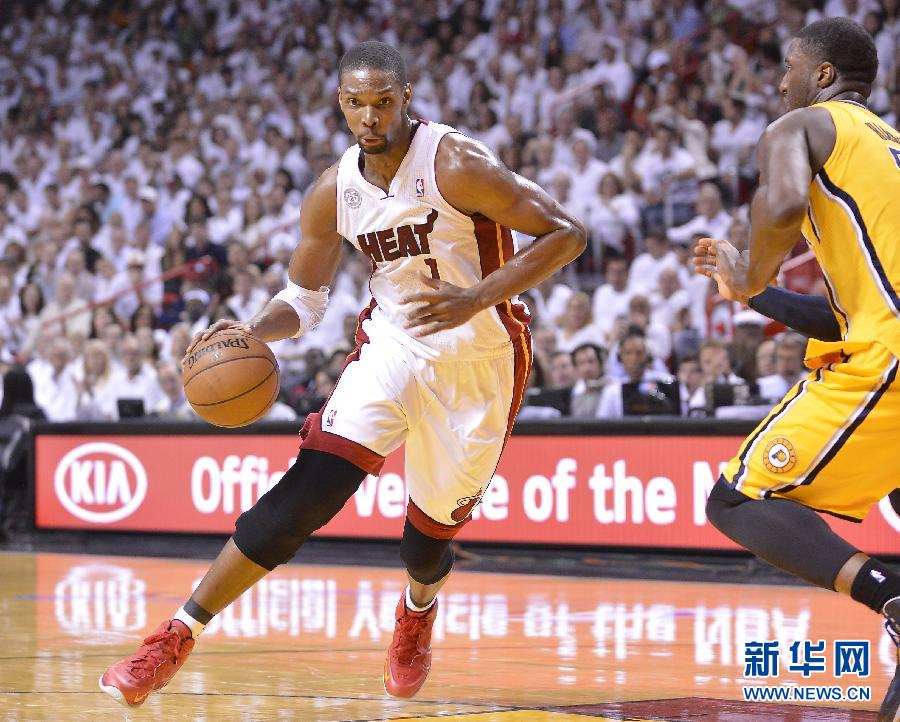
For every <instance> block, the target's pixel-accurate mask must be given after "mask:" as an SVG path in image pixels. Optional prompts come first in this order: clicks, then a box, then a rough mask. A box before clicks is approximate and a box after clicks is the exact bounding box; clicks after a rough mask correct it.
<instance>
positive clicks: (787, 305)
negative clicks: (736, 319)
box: [748, 286, 841, 341]
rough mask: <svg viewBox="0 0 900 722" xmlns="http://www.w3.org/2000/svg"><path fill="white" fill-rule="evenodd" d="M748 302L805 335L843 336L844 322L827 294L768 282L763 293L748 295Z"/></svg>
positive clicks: (823, 338)
mask: <svg viewBox="0 0 900 722" xmlns="http://www.w3.org/2000/svg"><path fill="white" fill-rule="evenodd" d="M748 305H749V306H750V308H752V309H753V310H754V311H759V312H760V313H761V314H763V315H764V316H768V317H769V318H773V319H775V320H776V321H780V322H781V323H783V324H784V325H785V326H788V327H790V328H792V329H794V330H795V331H799V332H800V333H802V334H803V335H804V336H810V337H812V338H817V339H819V340H820V341H840V340H841V326H840V324H839V323H838V320H837V318H836V317H835V315H834V311H833V310H832V309H831V304H830V303H828V299H827V298H825V296H807V295H805V294H803V293H794V292H793V291H788V290H787V289H786V288H778V287H777V286H766V289H765V290H764V291H763V292H762V293H760V294H759V295H757V296H753V298H751V299H749V302H748Z"/></svg>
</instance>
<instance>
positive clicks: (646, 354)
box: [597, 333, 672, 419]
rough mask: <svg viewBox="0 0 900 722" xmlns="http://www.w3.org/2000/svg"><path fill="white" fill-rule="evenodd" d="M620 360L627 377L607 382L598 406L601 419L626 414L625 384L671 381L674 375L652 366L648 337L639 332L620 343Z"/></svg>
mask: <svg viewBox="0 0 900 722" xmlns="http://www.w3.org/2000/svg"><path fill="white" fill-rule="evenodd" d="M617 355H618V361H619V363H620V364H621V365H622V368H623V370H624V372H625V378H624V379H622V380H619V381H612V382H611V383H609V384H607V386H606V387H605V388H604V389H603V393H602V394H601V395H600V403H599V404H598V406H597V417H598V418H601V419H617V418H622V417H623V416H624V415H625V404H624V400H623V398H622V387H623V386H624V385H625V384H635V383H641V382H647V383H648V384H653V383H654V382H657V381H666V382H671V381H672V377H671V376H670V375H669V374H666V373H660V372H659V371H655V370H653V369H652V368H650V365H651V361H652V358H651V354H650V347H649V345H648V344H647V339H645V338H644V337H643V336H641V335H639V334H636V333H635V334H629V335H628V336H626V337H625V338H624V339H623V340H622V343H621V344H619V350H618V353H617Z"/></svg>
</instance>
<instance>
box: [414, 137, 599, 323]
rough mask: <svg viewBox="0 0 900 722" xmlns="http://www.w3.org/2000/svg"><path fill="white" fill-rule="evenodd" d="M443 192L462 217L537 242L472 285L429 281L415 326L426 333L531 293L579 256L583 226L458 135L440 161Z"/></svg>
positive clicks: (417, 299) (444, 145) (418, 298)
mask: <svg viewBox="0 0 900 722" xmlns="http://www.w3.org/2000/svg"><path fill="white" fill-rule="evenodd" d="M435 172H436V177H437V183H438V189H439V190H440V192H441V195H443V197H444V198H445V199H446V200H447V202H448V203H450V205H452V206H453V207H454V208H457V209H458V210H460V211H461V212H463V213H466V214H468V215H474V214H476V213H480V214H481V215H483V216H485V217H487V218H489V219H490V220H492V221H494V222H495V223H499V224H500V225H503V226H508V227H509V228H512V229H514V230H516V231H519V232H521V233H524V234H526V235H529V236H535V240H534V242H533V243H532V244H531V245H530V246H528V247H527V248H525V249H523V250H521V251H519V252H518V253H516V254H515V255H514V256H513V257H512V258H511V259H509V260H508V261H507V262H506V263H505V264H504V265H503V266H501V267H500V268H499V269H498V270H496V271H494V272H493V273H491V274H489V275H487V276H485V278H484V279H482V280H481V281H479V282H478V283H477V284H475V285H474V286H472V287H471V288H459V287H458V286H454V285H453V284H450V283H446V282H443V281H440V280H435V279H430V278H426V279H425V282H426V284H427V285H428V286H430V288H431V289H432V290H431V291H428V292H425V293H420V294H415V295H413V296H410V297H409V298H408V299H407V302H408V303H414V304H417V305H416V307H415V309H414V310H413V311H412V313H411V314H410V324H409V325H410V328H413V327H421V328H420V329H419V333H422V334H428V333H434V332H435V331H442V330H446V329H449V328H454V327H456V326H459V325H461V324H463V323H465V322H466V321H468V320H469V319H470V318H472V316H474V315H475V314H476V313H478V312H479V311H483V310H484V309H487V308H490V307H492V306H495V305H496V304H498V303H500V302H501V301H504V300H506V299H508V298H511V297H512V296H515V295H516V294H519V293H522V292H523V291H527V290H528V289H530V288H534V287H535V286H537V285H538V284H539V283H540V282H541V281H543V280H544V279H545V278H547V277H548V276H551V275H553V274H554V273H556V272H557V271H558V270H559V269H560V268H562V267H563V266H565V265H566V264H567V263H570V262H571V261H573V260H574V259H576V258H577V257H578V256H579V255H581V253H582V251H584V248H585V245H586V234H585V230H584V227H583V226H582V225H581V224H580V223H579V222H578V221H577V220H575V219H574V218H573V217H572V216H571V215H570V214H569V213H568V212H566V210H565V209H563V207H562V206H561V205H559V203H557V202H556V201H555V200H554V199H553V198H551V197H550V196H549V195H547V194H546V193H544V191H543V190H541V189H540V188H539V187H538V186H537V185H535V184H534V183H532V182H530V181H528V180H526V179H525V178H522V177H521V176H519V175H516V174H515V173H513V172H512V171H510V170H509V169H508V168H506V166H504V165H503V163H501V162H500V160H499V159H498V158H497V157H496V155H494V153H492V152H491V151H490V150H488V149H487V148H486V147H485V146H483V145H482V144H480V143H477V142H475V141H473V140H471V139H470V138H466V137H464V136H461V135H458V134H455V133H454V134H450V135H447V136H445V137H444V138H443V139H442V141H441V144H440V146H439V148H438V153H437V157H436V159H435Z"/></svg>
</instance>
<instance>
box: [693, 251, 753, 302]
mask: <svg viewBox="0 0 900 722" xmlns="http://www.w3.org/2000/svg"><path fill="white" fill-rule="evenodd" d="M740 256H741V254H740V251H738V249H737V248H735V247H734V246H733V245H731V244H730V243H729V242H728V241H726V240H723V239H721V238H701V239H700V240H699V241H697V245H696V246H694V268H696V269H697V273H701V274H703V275H704V276H706V277H707V278H711V279H712V280H714V281H715V282H716V285H717V286H718V287H719V295H721V296H723V297H725V298H727V299H728V300H729V301H740V302H741V303H747V301H748V300H749V298H748V297H747V296H743V295H741V294H740V293H738V292H737V291H736V290H735V288H734V286H733V285H732V284H731V280H732V278H733V272H734V268H735V266H736V265H737V263H738V260H739V259H740Z"/></svg>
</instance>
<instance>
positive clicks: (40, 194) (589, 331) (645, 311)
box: [0, 0, 900, 421]
mask: <svg viewBox="0 0 900 722" xmlns="http://www.w3.org/2000/svg"><path fill="white" fill-rule="evenodd" d="M832 15H848V16H850V17H853V18H854V19H856V20H857V21H859V22H861V23H863V24H864V26H865V27H866V28H867V30H869V32H870V33H872V35H873V37H874V39H875V42H876V45H877V47H878V53H879V60H880V64H881V65H880V70H879V73H878V80H877V83H876V87H875V89H874V92H873V93H872V96H871V99H870V102H871V108H872V110H873V111H874V112H876V113H878V114H879V115H881V116H882V117H884V118H885V119H886V120H887V121H888V122H891V123H894V124H896V123H897V117H898V113H900V62H898V59H900V11H898V4H897V2H896V0H878V1H876V0H827V1H826V0H797V1H795V2H787V1H786V0H781V1H776V0H704V1H696V2H695V1H692V0H678V1H677V2H676V1H674V0H673V1H671V2H669V1H665V2H664V1H663V0H628V1H627V2H626V0H584V1H580V0H483V1H482V0H440V1H439V2H438V1H434V2H432V1H428V0H426V1H425V2H420V3H413V4H410V3H401V2H395V1H392V0H384V1H383V2H379V3H357V2H344V1H341V0H329V1H328V2H323V1H320V0H241V1H240V2H237V0H231V1H227V0H222V1H221V2H213V1H212V0H81V1H78V0H47V1H46V2H42V3H34V2H25V1H22V0H8V1H7V2H4V3H2V5H0V364H2V368H3V369H4V370H6V369H15V370H10V371H9V372H8V373H10V374H13V376H12V377H11V378H12V379H13V380H14V382H15V383H13V382H11V383H10V384H8V385H7V386H8V389H7V392H9V390H10V389H13V388H15V389H18V390H19V391H22V392H23V393H22V394H20V393H19V391H17V397H16V401H15V402H14V405H13V408H15V404H23V403H24V404H25V405H28V403H29V402H28V400H27V399H25V397H27V396H29V394H28V393H24V392H27V389H25V386H26V384H24V383H23V379H22V378H21V375H22V373H23V372H22V371H21V370H19V367H23V368H24V369H26V371H27V374H28V377H29V378H30V379H31V380H32V382H33V388H34V404H36V406H37V407H38V408H39V410H40V411H41V412H42V413H43V414H44V415H46V417H47V418H49V419H50V420H53V421H71V420H82V419H83V420H89V419H95V420H97V419H103V420H115V419H118V418H120V417H121V416H127V415H140V414H155V415H160V416H166V417H171V416H175V417H179V418H189V417H190V415H191V412H190V408H189V406H187V405H186V404H185V402H184V398H183V394H182V393H181V388H180V383H179V368H178V365H177V364H178V361H179V360H180V358H181V356H182V354H183V353H184V349H185V348H186V346H187V344H188V342H189V340H190V336H191V333H192V332H193V331H196V330H198V329H201V328H204V327H205V326H206V325H207V324H209V323H210V322H211V321H214V320H216V319H218V318H223V317H228V318H236V319H239V320H246V319H248V318H250V317H252V316H253V314H254V313H255V312H256V311H257V310H259V308H260V307H261V306H262V305H264V304H265V302H266V301H267V300H268V299H269V298H271V296H272V295H273V294H274V293H275V292H277V291H278V290H279V289H280V288H282V287H283V286H284V283H285V279H286V272H287V262H288V260H289V258H290V254H291V251H292V250H293V248H294V246H295V245H296V243H297V242H298V241H300V240H301V239H300V229H299V223H298V211H299V207H300V203H301V201H302V198H303V194H304V191H305V190H306V188H307V186H308V185H309V183H310V182H311V181H312V179H313V178H314V177H315V176H316V175H317V174H319V173H321V172H322V171H323V170H324V169H325V168H327V167H328V166H329V165H331V164H332V163H334V162H335V161H336V160H337V158H338V157H339V155H340V153H341V152H342V151H343V150H344V149H345V148H347V147H348V146H349V145H351V144H352V142H353V138H352V137H351V136H350V134H349V133H348V132H347V130H346V126H345V124H344V121H343V119H342V117H341V115H340V112H339V110H338V107H337V103H336V88H337V63H338V60H339V58H340V56H341V54H342V53H343V52H344V51H345V50H346V49H347V48H348V47H350V46H351V45H353V44H354V43H356V42H359V41H361V40H365V39H371V38H379V39H382V40H384V41H386V42H389V43H391V44H393V45H395V46H396V47H398V48H399V49H400V51H401V52H402V53H403V55H404V56H405V58H406V60H407V63H408V67H409V76H410V81H411V82H412V84H413V99H412V112H413V114H415V115H418V116H421V117H424V118H429V119H432V120H434V121H440V122H444V123H449V124H451V125H454V126H456V127H457V128H459V129H460V130H461V131H463V132H465V133H467V134H469V135H471V136H473V137H475V138H477V139H479V140H480V141H482V142H483V143H485V144H486V145H488V146H490V147H491V148H492V149H493V150H494V151H495V152H496V153H497V154H498V155H499V156H500V157H501V158H502V159H503V161H504V162H505V163H506V164H507V165H508V166H509V167H510V168H512V170H514V171H516V172H518V173H520V174H522V175H524V176H525V177H527V178H530V179H532V180H534V181H535V182H536V183H538V184H539V185H541V186H542V187H544V188H545V190H547V191H548V192H549V193H551V194H552V195H553V196H554V197H555V198H557V199H558V200H559V201H560V202H561V203H563V204H564V205H566V206H567V207H568V208H569V209H570V210H571V211H572V212H573V213H574V214H575V215H576V216H577V217H578V218H580V219H581V220H582V221H583V222H584V224H585V226H586V227H587V228H588V229H589V231H590V243H589V246H588V250H587V251H586V252H585V254H584V255H583V256H582V257H581V258H580V259H578V261H577V262H576V263H574V264H572V266H570V267H569V268H566V269H564V270H563V271H562V272H561V273H559V274H557V276H556V277H554V278H553V279H550V280H548V281H547V282H545V283H544V284H542V285H541V286H540V287H539V288H537V289H534V290H533V291H531V292H529V293H528V294H525V297H524V300H526V302H527V303H528V305H529V307H530V308H531V310H532V313H533V315H534V321H533V332H534V335H535V349H536V364H535V373H534V374H533V376H532V378H531V381H530V383H531V389H530V392H529V395H528V402H527V403H528V404H530V406H531V407H532V411H531V412H530V414H531V415H532V416H538V417H541V416H565V415H574V416H578V417H582V418H584V417H601V418H604V417H619V416H622V415H628V414H645V413H665V414H682V415H689V414H690V415H695V416H696V415H700V416H708V415H715V414H717V412H718V409H719V408H720V407H734V406H746V407H748V408H751V407H752V408H754V409H757V410H759V409H765V408H766V404H769V405H771V402H772V401H773V400H775V399H777V398H779V397H780V396H781V395H782V394H783V393H784V391H785V390H786V389H787V388H789V387H790V385H791V384H793V383H794V382H795V381H796V380H797V379H798V378H799V377H800V376H801V375H802V374H803V373H804V367H803V351H804V342H805V339H803V338H802V337H799V336H797V335H796V334H792V333H788V334H784V333H783V332H784V328H783V327H779V326H778V325H777V324H775V323H771V322H769V321H768V319H765V318H763V317H761V316H759V314H755V312H748V311H747V310H745V309H741V308H740V307H736V306H735V304H733V303H731V302H727V301H725V300H724V299H722V298H720V297H718V296H717V295H716V289H715V287H714V285H713V284H712V283H711V282H709V281H708V280H707V279H705V278H703V277H701V276H698V275H696V274H694V272H693V268H692V265H691V263H690V253H691V251H690V248H691V246H692V244H693V243H694V242H695V240H696V239H697V238H698V237H701V236H704V235H710V236H716V237H725V238H728V239H729V240H731V241H732V242H734V243H735V245H737V246H739V247H744V246H745V244H746V242H747V223H748V220H747V204H748V201H749V199H750V196H751V194H752V192H753V189H754V186H755V183H756V178H757V170H756V167H755V157H754V148H755V145H756V142H757V140H758V138H759V136H760V134H761V132H762V131H763V129H764V128H765V127H766V125H767V124H768V123H769V122H771V121H772V120H773V119H774V118H776V117H777V116H778V115H780V113H781V112H782V106H781V99H780V98H779V96H778V92H777V84H778V80H779V77H780V75H781V73H782V67H783V66H782V59H783V57H784V52H785V48H786V44H787V42H788V40H789V39H790V37H791V36H792V34H793V33H795V32H796V31H797V30H799V29H800V28H801V27H803V25H805V24H807V23H809V22H812V21H814V20H816V19H818V18H821V17H825V16H832ZM530 240H531V239H529V238H527V237H523V236H521V235H518V236H517V241H518V243H519V244H520V245H527V244H528V243H529V242H530ZM348 250H351V249H349V248H348ZM794 255H795V256H796V258H794V259H791V260H790V261H789V262H788V264H787V268H788V270H787V271H786V272H785V274H784V276H783V278H782V279H781V280H782V282H783V283H785V284H786V285H788V286H790V287H792V288H794V289H796V290H800V291H803V292H812V293H816V292H817V291H820V290H821V289H822V286H821V282H820V280H819V279H818V276H817V271H816V268H815V264H814V262H811V261H810V257H809V255H808V253H807V249H806V247H805V245H804V244H803V243H802V242H801V243H800V244H799V245H798V247H797V249H796V250H795V253H794ZM368 271H369V269H368V268H367V266H366V265H365V263H363V262H362V259H360V258H359V257H355V255H354V254H353V253H352V252H350V253H345V254H344V260H343V262H342V264H341V268H340V271H339V274H338V277H337V278H336V279H335V282H334V285H333V291H332V298H331V304H330V306H329V311H328V314H327V315H326V317H325V321H324V323H323V324H322V326H320V327H319V328H317V329H316V330H315V332H313V333H310V334H309V335H308V336H306V337H305V338H303V339H300V340H293V339H291V340H286V341H282V342H279V343H277V344H274V345H273V348H274V351H275V353H276V355H277V356H278V359H279V362H280V364H281V366H282V369H283V371H284V374H283V384H282V395H281V399H280V402H281V403H280V404H279V405H278V406H277V407H276V408H275V409H273V412H272V414H273V416H272V417H273V418H295V417H296V415H297V414H301V415H302V414H305V413H307V412H308V411H310V410H311V409H315V408H316V404H319V403H321V401H322V399H323V398H324V397H325V396H327V394H328V392H329V391H330V388H331V386H332V385H333V384H334V381H335V378H336V376H337V374H338V373H339V372H340V368H341V366H342V364H343V358H344V357H345V356H346V355H347V353H349V351H350V350H351V348H352V346H353V343H354V342H353V332H354V330H355V317H356V315H357V314H358V313H359V311H360V310H361V309H362V308H363V307H364V306H365V305H366V304H367V301H368V298H367V279H368ZM822 293H823V295H824V291H823V292H822ZM748 313H749V314H751V315H750V316H748ZM722 387H733V389H738V390H737V391H733V393H730V394H729V393H724V392H723V391H722ZM19 396H22V398H19ZM23 399H25V400H24V401H23ZM123 402H128V403H123ZM131 402H134V403H131ZM720 402H721V403H720ZM7 406H8V405H5V406H4V408H6V407H7ZM542 409H543V411H542ZM29 413H31V412H29ZM526 415H527V414H526Z"/></svg>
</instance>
